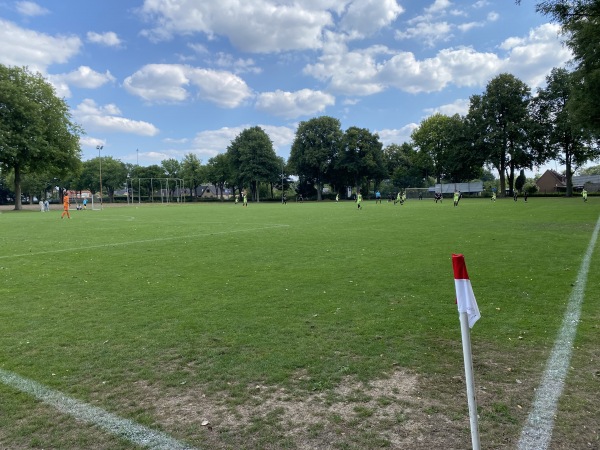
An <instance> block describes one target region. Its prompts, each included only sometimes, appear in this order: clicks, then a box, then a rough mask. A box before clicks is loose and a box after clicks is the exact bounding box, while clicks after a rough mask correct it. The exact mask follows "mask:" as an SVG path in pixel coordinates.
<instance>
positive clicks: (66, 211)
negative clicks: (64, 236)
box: [60, 192, 71, 219]
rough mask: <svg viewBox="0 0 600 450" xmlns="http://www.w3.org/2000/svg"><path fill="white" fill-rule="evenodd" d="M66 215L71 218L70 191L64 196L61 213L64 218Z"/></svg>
mask: <svg viewBox="0 0 600 450" xmlns="http://www.w3.org/2000/svg"><path fill="white" fill-rule="evenodd" d="M65 215H66V216H67V219H70V218H71V214H69V193H68V192H65V196H64V197H63V213H62V214H61V216H60V218H61V219H62V218H64V217H65Z"/></svg>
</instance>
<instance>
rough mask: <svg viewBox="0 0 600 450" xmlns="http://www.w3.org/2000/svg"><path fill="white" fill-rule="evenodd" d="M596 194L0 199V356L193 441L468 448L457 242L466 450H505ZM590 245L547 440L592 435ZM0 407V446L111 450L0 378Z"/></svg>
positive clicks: (533, 382)
mask: <svg viewBox="0 0 600 450" xmlns="http://www.w3.org/2000/svg"><path fill="white" fill-rule="evenodd" d="M596 203H597V202H595V201H594V200H593V199H592V200H591V201H589V202H588V203H587V204H584V203H583V202H582V201H581V199H580V198H577V199H543V198H541V199H538V198H530V200H529V202H528V203H527V204H525V203H524V202H523V201H522V199H519V201H518V202H516V203H515V202H513V201H512V199H511V200H508V199H506V200H505V199H502V200H498V201H497V202H496V203H492V202H491V201H490V200H489V199H487V200H484V199H463V200H461V202H460V204H459V206H458V207H456V208H455V207H453V206H452V202H451V201H448V200H444V203H443V204H435V203H434V202H433V200H422V201H419V200H409V201H408V202H407V203H406V204H405V205H403V206H400V205H395V206H394V205H393V204H391V203H385V202H384V203H383V204H381V205H376V204H375V203H374V202H372V201H367V202H364V203H363V206H364V209H363V210H362V211H357V210H356V206H355V204H354V203H351V202H340V203H339V204H336V203H333V202H324V203H318V204H317V203H309V202H305V203H302V204H298V203H289V204H288V205H281V204H278V203H275V204H273V203H260V204H255V203H251V204H250V205H249V206H248V208H243V207H242V206H241V205H233V204H231V203H225V204H184V205H175V204H171V205H141V206H124V207H106V208H105V209H104V210H103V211H72V213H71V216H72V219H71V220H67V219H62V220H61V219H60V218H59V217H60V211H51V212H50V213H40V212H39V211H35V212H34V211H27V212H18V213H17V212H10V211H6V210H4V211H2V214H0V226H1V227H2V234H1V236H0V245H1V248H2V252H1V254H0V294H1V296H0V320H1V322H2V327H1V328H2V332H1V335H0V339H1V350H0V368H2V369H4V370H7V371H12V372H15V373H18V374H19V375H21V376H23V377H27V378H29V379H32V380H35V381H37V382H39V383H42V384H44V385H46V386H48V387H50V388H52V389H55V390H58V391H61V392H64V393H65V394H67V395H69V396H72V397H74V398H77V399H78V400H81V401H84V402H87V403H89V404H92V405H95V406H99V407H102V408H104V409H106V410H107V411H110V412H111V413H113V414H116V415H119V416H121V417H125V418H128V419H131V420H134V421H136V422H138V423H140V424H143V425H145V426H148V427H152V428H155V429H157V430H161V431H163V432H165V433H167V434H169V435H171V436H173V437H174V438H176V439H179V440H181V441H184V442H187V443H189V444H190V445H193V446H195V447H198V448H232V449H233V448H247V449H263V448H273V449H277V448H341V449H346V448H357V449H361V448H362V449H364V448H385V447H387V448H457V449H458V448H468V447H469V446H470V436H469V422H468V411H467V403H466V393H465V386H464V382H463V378H464V373H463V367H462V350H461V342H460V328H459V322H458V313H457V310H456V305H455V304H454V283H453V274H452V266H451V254H452V253H463V254H464V255H465V260H466V263H467V268H468V271H469V275H470V278H471V282H472V285H473V288H474V291H475V295H476V297H477V301H478V303H479V308H480V310H481V313H482V319H481V320H480V321H479V322H478V323H477V324H476V325H475V327H474V328H473V330H472V345H473V359H474V371H475V382H476V388H477V395H478V403H479V409H480V431H481V440H482V447H483V448H510V447H514V445H515V443H516V441H517V440H518V437H519V433H520V430H521V427H522V425H523V423H524V421H525V419H526V417H527V413H528V409H529V406H530V403H531V401H532V399H533V395H534V388H535V387H537V383H538V382H539V377H540V374H541V372H542V370H543V369H544V364H545V362H546V357H547V355H548V352H549V350H550V349H551V347H552V345H553V343H554V339H555V336H556V333H557V330H558V328H559V326H560V323H561V320H562V315H563V312H564V309H565V304H566V302H567V300H568V298H569V294H570V292H571V289H572V283H574V282H575V279H576V277H577V271H578V268H579V264H580V262H581V258H582V256H583V254H584V253H585V251H586V248H587V246H588V243H589V240H590V235H591V232H592V230H593V228H594V225H595V223H596V220H597V219H598V215H599V214H600V208H599V207H598V205H597V204H596ZM597 258H598V256H597V255H596V256H594V257H593V259H592V268H591V270H590V276H589V280H588V285H587V290H586V293H585V299H584V306H583V313H582V321H581V324H580V327H579V330H578V338H577V342H576V343H575V345H576V348H575V352H574V357H573V361H572V366H573V372H572V374H570V376H569V379H568V380H567V388H566V391H565V394H564V395H563V400H562V401H561V405H560V409H559V414H558V418H557V429H556V431H555V437H554V441H553V442H554V444H553V445H554V447H553V448H586V447H584V445H587V443H589V442H591V443H592V444H593V445H598V434H597V432H598V428H597V419H596V415H595V414H596V413H595V411H596V406H595V405H597V404H598V400H600V394H599V392H598V391H599V389H598V376H599V372H598V360H599V354H598V346H597V344H598V323H599V322H598V319H599V318H600V317H599V316H600V314H599V313H600V306H599V302H598V300H599V299H600V294H598V292H599V290H598V287H599V284H600V282H599V280H600V269H599V267H600V265H599V264H598V262H597V261H598V259H597ZM0 403H1V404H2V414H0V443H1V444H2V446H3V447H6V448H61V449H76V448H77V449H78V448H92V447H93V448H106V449H114V448H132V445H131V444H130V443H128V442H127V441H123V440H121V439H119V438H116V437H114V436H111V435H109V434H108V433H105V432H103V431H100V430H98V429H96V428H95V427H93V426H88V425H82V424H80V423H79V422H78V421H77V420H76V419H74V418H71V417H69V416H66V415H61V414H57V413H56V412H54V411H53V410H52V409H51V408H49V407H47V406H45V405H43V404H41V403H39V402H36V401H34V400H32V399H31V398H29V397H28V396H27V395H25V394H22V393H18V392H15V390H14V389H13V388H10V387H7V386H2V385H0ZM203 421H208V422H209V425H207V426H202V425H201V423H202V422H203ZM575 422H576V423H575ZM586 430H587V431H586ZM594 439H595V441H594ZM578 444H581V446H580V447H578ZM401 446H402V447H401Z"/></svg>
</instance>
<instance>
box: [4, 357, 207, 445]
mask: <svg viewBox="0 0 600 450" xmlns="http://www.w3.org/2000/svg"><path fill="white" fill-rule="evenodd" d="M0 380H1V381H2V382H3V383H4V384H6V385H8V386H11V387H14V388H16V389H18V390H19V391H21V392H25V393H27V394H30V395H32V396H33V397H35V398H37V399H38V400H41V401H42V402H44V403H46V404H47V405H50V406H53V407H55V408H56V409H58V410H59V411H60V412H62V413H65V414H69V415H71V416H73V417H75V418H76V419H78V420H82V421H84V422H88V423H91V424H92V425H96V426H98V427H100V428H102V429H104V430H106V431H108V432H109V433H112V434H114V435H116V436H119V437H121V438H124V439H127V440H128V441H129V442H133V443H134V444H136V445H140V446H142V447H148V448H151V449H156V450H195V449H194V447H190V446H189V445H186V444H183V443H181V442H179V441H177V440H175V439H173V438H171V437H169V436H168V435H166V434H165V433H161V432H160V431H155V430H151V429H150V428H146V427H144V426H142V425H139V424H137V423H135V422H133V421H131V420H128V419H122V418H120V417H118V416H115V415H114V414H111V413H109V412H107V411H104V410H103V409H101V408H98V407H96V406H92V405H88V404H87V403H84V402H81V401H79V400H75V399H73V398H71V397H67V396H66V395H64V394H61V393H60V392H57V391H53V390H52V389H49V388H47V387H45V386H43V385H41V384H40V383H37V382H35V381H32V380H29V379H27V378H23V377H21V376H19V375H17V374H15V373H13V372H8V371H6V370H3V369H0Z"/></svg>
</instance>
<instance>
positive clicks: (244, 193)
mask: <svg viewBox="0 0 600 450" xmlns="http://www.w3.org/2000/svg"><path fill="white" fill-rule="evenodd" d="M242 195H243V196H244V204H243V206H248V193H247V192H246V191H244V192H243V193H242Z"/></svg>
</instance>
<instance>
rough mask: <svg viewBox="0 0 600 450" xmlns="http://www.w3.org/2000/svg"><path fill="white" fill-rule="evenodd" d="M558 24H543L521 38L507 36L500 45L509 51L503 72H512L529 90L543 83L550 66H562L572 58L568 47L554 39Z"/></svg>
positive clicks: (557, 32)
mask: <svg viewBox="0 0 600 450" xmlns="http://www.w3.org/2000/svg"><path fill="white" fill-rule="evenodd" d="M559 34H560V26H559V25H557V24H550V23H547V24H544V25H541V26H539V27H537V28H534V29H532V30H531V31H530V32H529V35H528V36H527V37H525V38H520V39H516V38H513V39H507V40H505V41H504V42H503V43H502V45H501V46H500V48H502V49H504V50H507V51H508V57H507V58H506V61H505V67H504V71H505V72H509V73H512V74H514V75H515V76H516V77H518V78H520V79H521V80H522V81H524V82H525V83H527V84H528V85H529V87H531V88H532V90H533V89H534V88H536V87H539V86H542V85H543V84H544V83H545V79H546V76H547V75H548V73H549V72H550V70H551V69H552V68H553V67H561V66H563V65H564V64H565V63H566V62H567V61H569V60H571V59H572V58H573V54H572V53H571V51H570V50H569V48H568V47H566V46H565V45H562V44H561V43H560V42H558V41H557V39H556V38H557V36H558V35H559Z"/></svg>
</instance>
